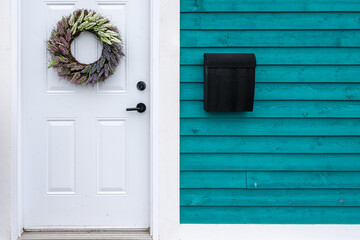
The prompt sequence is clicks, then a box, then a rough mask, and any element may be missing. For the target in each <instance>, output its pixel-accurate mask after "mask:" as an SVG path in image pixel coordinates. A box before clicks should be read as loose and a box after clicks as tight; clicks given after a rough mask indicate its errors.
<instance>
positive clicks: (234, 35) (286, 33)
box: [180, 30, 360, 47]
mask: <svg viewBox="0 0 360 240" xmlns="http://www.w3.org/2000/svg"><path fill="white" fill-rule="evenodd" d="M180 39H181V42H180V46H181V47H359V46H360V31H358V30H317V31H314V30H278V31H275V30H257V31H253V30H248V31H247V30H243V31H238V30H226V31H224V30H223V31H203V30H183V31H181V34H180Z"/></svg>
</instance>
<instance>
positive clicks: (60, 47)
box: [59, 45, 69, 56]
mask: <svg viewBox="0 0 360 240" xmlns="http://www.w3.org/2000/svg"><path fill="white" fill-rule="evenodd" d="M59 49H60V51H61V52H62V54H64V55H66V56H67V55H69V51H68V50H67V49H65V48H64V47H63V46H62V45H60V46H59Z"/></svg>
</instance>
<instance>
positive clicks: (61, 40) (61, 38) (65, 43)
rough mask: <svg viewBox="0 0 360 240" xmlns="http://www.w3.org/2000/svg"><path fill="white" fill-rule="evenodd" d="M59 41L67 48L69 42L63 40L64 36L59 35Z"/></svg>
mask: <svg viewBox="0 0 360 240" xmlns="http://www.w3.org/2000/svg"><path fill="white" fill-rule="evenodd" d="M60 42H62V43H63V44H64V45H65V46H66V47H67V48H69V43H68V42H67V41H66V40H65V38H63V37H60Z"/></svg>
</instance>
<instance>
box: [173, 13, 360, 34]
mask: <svg viewBox="0 0 360 240" xmlns="http://www.w3.org/2000/svg"><path fill="white" fill-rule="evenodd" d="M289 19H291V21H289ZM180 29H202V30H208V29H211V30H215V29H223V30H233V29H314V30H315V29H360V22H359V14H358V13H329V12H328V13H314V12H312V13H280V12H277V13H248V12H247V13H182V14H181V15H180Z"/></svg>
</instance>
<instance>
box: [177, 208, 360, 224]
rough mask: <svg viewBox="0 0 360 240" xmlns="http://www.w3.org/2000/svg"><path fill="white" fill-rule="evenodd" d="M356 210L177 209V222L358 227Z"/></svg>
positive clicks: (359, 210) (357, 209) (357, 211)
mask: <svg viewBox="0 0 360 240" xmlns="http://www.w3.org/2000/svg"><path fill="white" fill-rule="evenodd" d="M359 215H360V207H228V206H227V207H180V223H183V224H185V223H188V224H191V223H193V224H198V223H203V224H207V223H212V224H217V223H220V224H236V223H237V224H251V223H253V224H304V223H306V224H358V223H359Z"/></svg>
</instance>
